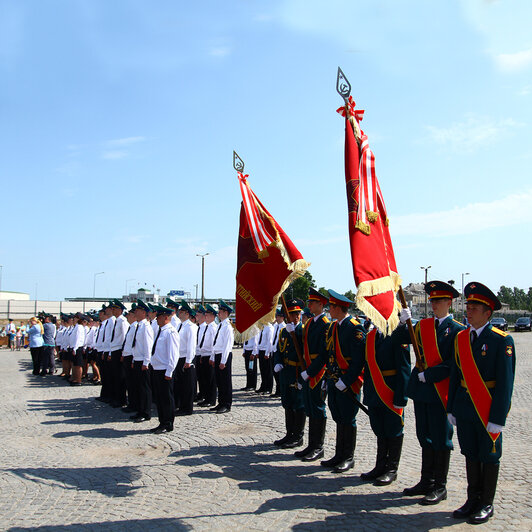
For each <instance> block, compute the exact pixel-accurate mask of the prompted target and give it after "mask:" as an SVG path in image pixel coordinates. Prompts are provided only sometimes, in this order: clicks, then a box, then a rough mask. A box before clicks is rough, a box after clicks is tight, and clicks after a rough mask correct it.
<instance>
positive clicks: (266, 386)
mask: <svg viewBox="0 0 532 532" xmlns="http://www.w3.org/2000/svg"><path fill="white" fill-rule="evenodd" d="M272 340H273V325H272V324H271V323H268V324H266V325H265V326H264V329H262V331H261V332H260V334H259V339H258V342H257V350H258V352H259V356H258V358H259V369H260V387H259V389H258V390H257V393H261V394H266V393H272V388H273V378H272V372H271V368H272V366H271V362H270V349H271V346H272Z"/></svg>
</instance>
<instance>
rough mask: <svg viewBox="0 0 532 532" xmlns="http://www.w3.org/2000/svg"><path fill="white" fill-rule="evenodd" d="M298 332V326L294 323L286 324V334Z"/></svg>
mask: <svg viewBox="0 0 532 532" xmlns="http://www.w3.org/2000/svg"><path fill="white" fill-rule="evenodd" d="M295 330H296V326H295V325H294V324H293V323H287V324H286V332H287V333H291V332H294V331H295Z"/></svg>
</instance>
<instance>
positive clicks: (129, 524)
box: [8, 517, 192, 532]
mask: <svg viewBox="0 0 532 532" xmlns="http://www.w3.org/2000/svg"><path fill="white" fill-rule="evenodd" d="M8 530H9V531H10V532H19V531H22V530H38V531H39V532H48V531H49V532H56V531H57V532H59V531H76V532H77V531H80V532H84V531H91V532H92V531H93V530H109V531H111V532H112V531H114V530H117V531H120V532H123V530H128V531H132V532H134V531H137V530H138V531H145V530H176V531H182V530H192V527H191V526H190V525H185V524H183V523H182V522H181V521H180V520H179V519H176V518H173V517H168V518H159V519H132V520H130V521H129V520H123V521H102V522H95V523H86V524H83V523H81V524H80V523H76V524H71V525H43V526H38V527H35V526H32V527H28V528H26V527H20V526H16V527H12V528H9V529H8Z"/></svg>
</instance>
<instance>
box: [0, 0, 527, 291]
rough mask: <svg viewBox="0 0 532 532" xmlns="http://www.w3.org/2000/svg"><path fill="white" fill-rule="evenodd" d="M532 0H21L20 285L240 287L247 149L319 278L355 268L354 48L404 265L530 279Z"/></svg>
mask: <svg viewBox="0 0 532 532" xmlns="http://www.w3.org/2000/svg"><path fill="white" fill-rule="evenodd" d="M531 20H532V3H531V2H529V1H527V0H522V1H510V0H506V1H505V0H499V1H496V0H491V1H487V0H484V1H482V0H469V1H466V0H463V1H459V0H451V1H434V2H426V1H422V0H419V1H404V2H396V1H393V0H388V1H384V0H382V1H376V2H362V1H358V0H357V1H355V0H350V1H349V0H328V1H327V2H322V1H317V0H278V1H268V2H267V1H258V0H256V1H253V0H247V1H243V0H242V1H230V2H219V1H214V0H213V1H203V2H202V1H198V2H195V3H191V2H185V1H177V0H176V1H163V0H156V1H149V2H148V1H124V0H122V1H118V0H117V1H113V2H108V1H97V0H85V1H81V0H71V1H69V2H65V1H52V0H41V1H39V2H37V1H26V0H13V1H9V0H2V1H1V2H0V75H1V79H2V83H1V84H0V106H1V116H2V120H1V125H0V141H1V143H2V157H0V176H1V179H2V185H3V186H2V190H3V201H2V215H3V216H2V219H3V222H2V225H3V231H2V233H3V238H2V241H1V242H2V243H1V248H0V249H1V253H0V263H1V264H2V266H3V276H2V289H4V290H14V291H24V292H29V293H30V294H31V295H32V297H35V295H37V296H38V297H39V298H40V299H59V298H63V297H72V296H83V295H92V290H93V279H94V273H96V272H102V271H104V272H105V274H104V275H100V276H98V278H97V284H96V287H97V288H96V294H97V295H101V296H107V297H111V296H117V295H122V294H123V292H124V290H125V283H126V280H128V279H135V280H134V281H130V282H129V285H128V286H129V288H135V287H136V286H137V283H140V285H139V286H144V284H145V283H146V286H147V287H152V286H153V285H155V286H156V287H157V288H160V289H161V292H162V293H166V292H167V291H168V290H171V289H185V290H187V291H190V292H192V293H193V295H194V292H195V289H194V285H195V284H199V283H201V260H200V258H198V257H196V254H197V253H206V252H208V253H209V256H208V257H206V263H205V264H206V285H205V293H206V296H207V297H229V296H232V295H233V294H234V286H235V282H234V276H235V266H236V243H237V230H238V215H239V204H240V196H239V194H240V193H239V188H238V183H237V178H236V174H235V172H234V170H233V168H232V150H233V149H236V151H237V152H238V153H239V154H240V155H241V157H242V158H243V159H244V160H245V162H246V173H249V174H250V178H249V179H250V183H251V186H252V187H253V189H254V191H255V192H256V194H257V195H258V196H259V197H260V198H261V200H262V202H263V203H264V204H265V205H266V207H267V208H268V209H269V210H270V212H271V213H272V214H273V215H274V216H275V217H276V218H277V220H278V222H279V223H280V224H281V226H282V227H283V228H284V229H285V231H286V232H287V233H288V235H289V236H290V237H291V238H292V239H293V241H294V242H295V243H296V245H297V246H298V247H299V249H300V251H301V252H302V253H303V255H304V257H305V258H306V259H307V260H308V261H310V262H311V263H312V265H311V268H310V272H311V273H312V275H313V276H314V278H315V280H316V282H317V284H318V286H326V287H330V288H334V289H336V290H338V291H341V292H344V291H346V290H348V289H353V288H354V282H353V276H352V270H351V264H350V259H349V245H348V236H347V213H346V198H345V182H344V162H343V138H344V124H343V119H342V118H341V117H340V115H338V114H337V113H336V112H335V110H336V108H337V107H339V106H340V105H341V103H342V101H341V99H340V97H339V96H338V95H337V93H336V91H335V83H336V70H337V67H338V66H341V67H342V69H343V71H344V72H345V74H346V76H347V77H348V78H349V80H350V81H351V84H352V86H353V92H352V94H353V97H354V98H355V100H356V102H357V107H360V108H363V109H365V110H366V114H365V118H364V121H363V122H362V127H363V129H364V130H365V131H366V133H367V134H368V136H369V140H370V144H371V146H372V149H373V151H374V152H375V156H376V165H377V175H378V177H379V180H380V184H381V188H382V190H383V193H384V198H385V201H386V204H387V208H388V214H389V217H390V229H391V233H392V239H393V242H394V248H395V254H396V259H397V263H398V267H399V273H400V274H401V276H402V278H403V284H404V285H406V284H408V283H409V282H419V281H422V280H423V279H424V272H423V271H422V270H421V269H420V266H428V265H430V266H432V268H431V269H430V270H429V279H430V278H436V279H442V280H448V279H454V280H456V281H457V284H458V285H460V284H461V273H464V272H470V274H471V275H470V276H467V277H466V281H467V280H473V279H474V280H477V281H481V282H484V283H486V284H488V285H489V286H490V287H492V288H493V289H495V290H496V289H498V288H499V286H500V285H501V284H504V285H509V286H519V287H523V288H527V287H528V286H530V285H532V279H531V275H530V263H531V259H532V253H531V251H530V234H531V231H530V223H531V222H532V180H531V171H530V167H531V162H532V147H531V143H530V140H531V134H530V133H531V127H530V124H531V121H532V106H531V98H532V79H531V74H532V32H530V21H531Z"/></svg>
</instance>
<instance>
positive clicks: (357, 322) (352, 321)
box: [349, 318, 360, 325]
mask: <svg viewBox="0 0 532 532" xmlns="http://www.w3.org/2000/svg"><path fill="white" fill-rule="evenodd" d="M349 321H350V322H351V323H352V324H353V325H360V322H359V321H358V320H355V318H351V319H350V320H349Z"/></svg>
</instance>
